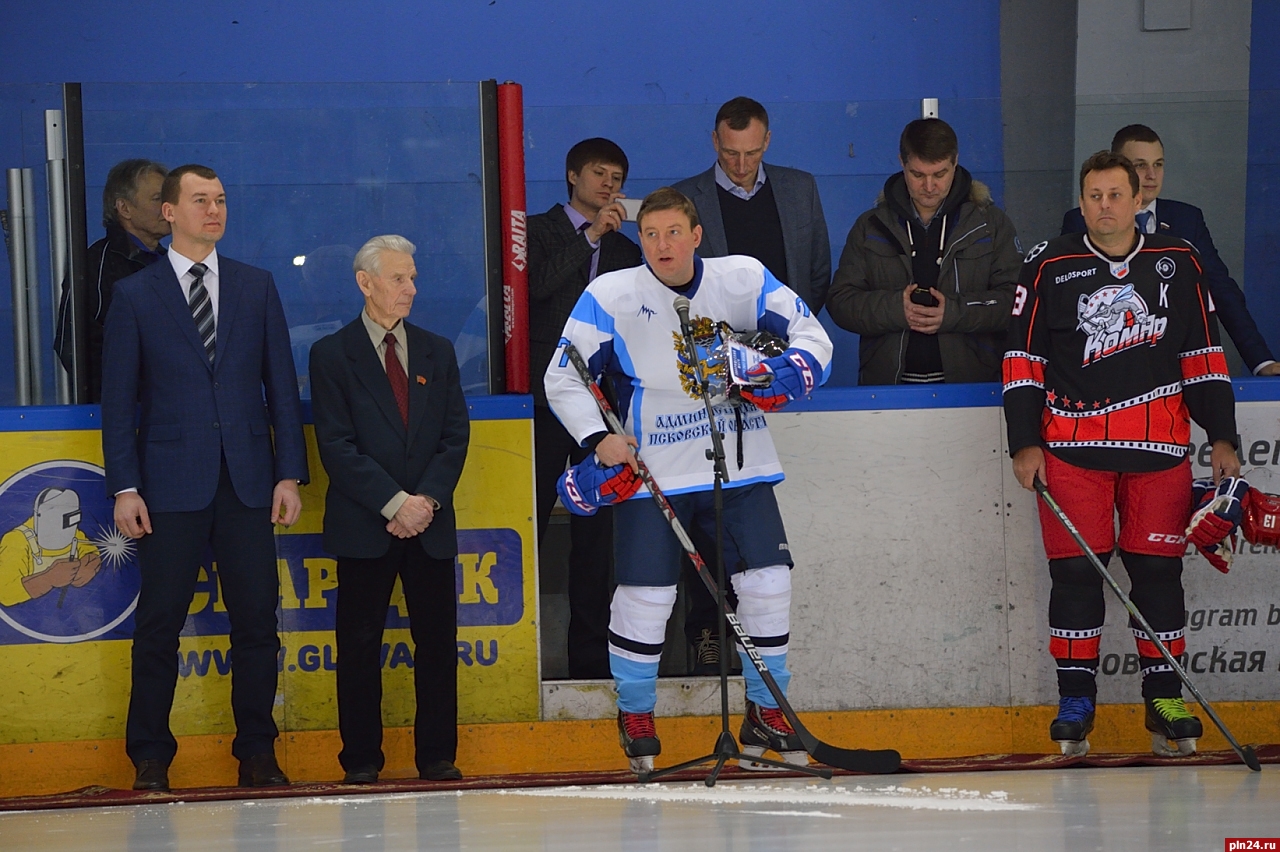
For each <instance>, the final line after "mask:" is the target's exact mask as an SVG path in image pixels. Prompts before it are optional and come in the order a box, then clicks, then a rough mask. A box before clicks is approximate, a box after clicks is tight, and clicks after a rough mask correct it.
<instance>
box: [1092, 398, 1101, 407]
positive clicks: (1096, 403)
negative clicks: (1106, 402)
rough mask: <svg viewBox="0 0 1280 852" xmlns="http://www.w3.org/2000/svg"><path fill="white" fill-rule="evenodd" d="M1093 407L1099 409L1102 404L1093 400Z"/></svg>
mask: <svg viewBox="0 0 1280 852" xmlns="http://www.w3.org/2000/svg"><path fill="white" fill-rule="evenodd" d="M1093 407H1094V408H1101V407H1102V403H1100V402H1098V401H1097V400H1094V402H1093Z"/></svg>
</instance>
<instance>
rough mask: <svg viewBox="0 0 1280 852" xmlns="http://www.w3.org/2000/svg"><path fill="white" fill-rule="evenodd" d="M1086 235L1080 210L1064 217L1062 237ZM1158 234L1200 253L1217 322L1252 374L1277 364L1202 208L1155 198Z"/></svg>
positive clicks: (1067, 213)
mask: <svg viewBox="0 0 1280 852" xmlns="http://www.w3.org/2000/svg"><path fill="white" fill-rule="evenodd" d="M1084 232H1085V225H1084V216H1082V215H1081V214H1080V208H1079V207H1074V208H1072V209H1071V210H1068V211H1067V212H1066V215H1064V216H1063V217H1062V233H1063V234H1082V233H1084ZM1156 233H1158V234H1166V235H1168V236H1171V237H1180V238H1181V239H1184V240H1186V241H1187V242H1189V243H1191V245H1193V246H1195V247H1196V251H1198V252H1200V264H1201V267H1202V268H1203V269H1204V280H1205V283H1206V284H1208V285H1209V295H1210V296H1212V297H1213V304H1214V306H1215V307H1216V308H1217V312H1218V320H1219V321H1220V322H1221V323H1222V327H1223V328H1225V329H1226V330H1227V334H1229V335H1231V339H1232V341H1234V342H1235V344H1236V349H1239V350H1240V357H1241V358H1243V359H1244V363H1245V365H1246V366H1248V368H1249V370H1250V371H1251V372H1252V371H1253V370H1256V369H1257V368H1258V365H1259V364H1262V363H1263V362H1265V361H1274V360H1275V359H1274V358H1273V357H1272V355H1271V347H1269V346H1268V345H1267V341H1266V339H1265V338H1264V337H1263V336H1262V332H1260V331H1258V325H1257V323H1255V322H1254V321H1253V317H1251V316H1249V308H1248V307H1247V306H1246V305H1245V301H1244V293H1243V292H1241V290H1240V285H1239V284H1237V283H1236V282H1235V280H1234V279H1233V278H1232V277H1231V273H1230V272H1228V271H1227V265H1226V264H1225V263H1223V262H1222V258H1220V257H1218V249H1217V248H1216V247H1215V246H1214V244H1213V237H1211V236H1209V226H1208V225H1206V224H1205V223H1204V213H1202V212H1201V211H1200V208H1199V207H1195V206H1193V205H1191V204H1184V203H1183V202H1181V201H1173V200H1172V199H1167V198H1159V199H1156Z"/></svg>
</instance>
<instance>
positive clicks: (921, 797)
mask: <svg viewBox="0 0 1280 852" xmlns="http://www.w3.org/2000/svg"><path fill="white" fill-rule="evenodd" d="M496 793H497V794H498V795H504V796H540V797H543V798H562V799H597V800H612V801H642V802H693V803H697V804H704V805H705V804H722V805H807V806H815V805H816V806H819V807H824V808H829V807H832V806H836V807H841V806H843V807H851V806H858V805H871V806H876V807H887V808H907V809H910V810H930V811H1029V810H1035V806H1033V805H1022V804H1015V803H1012V802H1009V801H1008V794H1006V793H1003V792H993V793H988V794H987V795H985V796H984V795H983V794H982V793H980V792H979V791H977V790H960V789H957V788H954V787H952V788H947V789H945V790H937V791H933V790H929V789H927V788H926V789H925V790H916V789H913V788H911V787H899V786H895V785H892V784H890V785H887V786H884V787H863V786H862V785H858V786H856V787H852V788H850V787H844V786H837V787H799V788H797V787H771V786H766V785H760V786H757V785H754V784H753V785H748V786H744V787H734V786H725V785H721V786H718V787H714V788H710V789H708V788H707V787H705V786H704V785H702V784H701V783H697V782H695V783H692V784H690V785H688V786H682V787H671V786H664V785H659V784H647V785H644V786H638V785H625V786H620V787H613V786H602V787H548V788H545V789H521V790H498V791H496ZM815 815H816V814H815Z"/></svg>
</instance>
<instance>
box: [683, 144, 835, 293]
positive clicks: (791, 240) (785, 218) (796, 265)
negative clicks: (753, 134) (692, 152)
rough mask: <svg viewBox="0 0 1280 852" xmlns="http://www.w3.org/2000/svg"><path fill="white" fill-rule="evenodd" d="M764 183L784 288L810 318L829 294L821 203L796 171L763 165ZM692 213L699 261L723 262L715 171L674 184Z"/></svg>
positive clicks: (807, 177) (810, 182)
mask: <svg viewBox="0 0 1280 852" xmlns="http://www.w3.org/2000/svg"><path fill="white" fill-rule="evenodd" d="M764 173H765V179H766V180H768V181H769V182H770V183H772V184H773V199H774V202H775V203H776V204H777V205H778V221H779V222H780V223H781V224H782V245H783V248H784V249H785V251H786V253H787V278H788V279H789V280H788V281H787V286H788V287H790V288H791V289H792V290H794V291H795V292H796V295H798V296H799V297H800V298H802V299H804V300H805V303H806V304H808V306H809V309H810V310H812V311H813V312H814V313H815V314H816V313H818V312H819V311H821V310H822V306H823V305H825V304H826V303H827V290H829V289H831V240H830V238H829V237H828V236H827V220H826V217H825V216H823V214H822V199H820V198H819V197H818V183H817V181H815V180H814V179H813V175H811V174H809V173H808V172H803V171H800V170H799V169H789V168H787V167H786V166H775V165H772V164H771V163H766V164H765V167H764ZM674 188H675V189H678V190H680V191H681V192H683V193H684V194H685V195H687V196H688V197H689V200H690V201H692V202H693V206H694V207H696V208H697V209H698V218H699V219H701V220H702V245H700V246H698V255H699V256H700V257H724V256H725V255H727V254H728V253H729V240H728V238H727V237H726V236H725V233H724V219H723V218H722V217H721V215H720V196H719V194H718V193H717V192H716V167H715V166H712V167H711V168H709V169H707V170H706V171H705V172H703V173H702V174H700V175H695V176H694V177H691V178H685V179H684V180H682V181H680V182H679V183H677V184H675V186H674Z"/></svg>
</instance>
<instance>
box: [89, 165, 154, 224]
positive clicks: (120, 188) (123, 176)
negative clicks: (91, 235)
mask: <svg viewBox="0 0 1280 852" xmlns="http://www.w3.org/2000/svg"><path fill="white" fill-rule="evenodd" d="M153 172H154V173H155V174H158V175H160V177H165V176H166V175H168V174H169V170H168V169H166V168H165V167H164V166H162V165H160V164H159V163H157V162H156V161H155V160H121V161H120V162H118V163H116V164H115V165H114V166H112V167H111V171H109V172H107V185H106V186H104V187H103V188H102V227H104V228H110V227H112V226H114V225H119V224H120V217H119V216H118V215H116V202H117V201H119V200H122V199H123V200H124V201H128V202H129V203H133V201H134V198H135V196H137V194H138V181H140V180H142V178H143V177H144V176H146V175H149V174H151V173H153Z"/></svg>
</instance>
